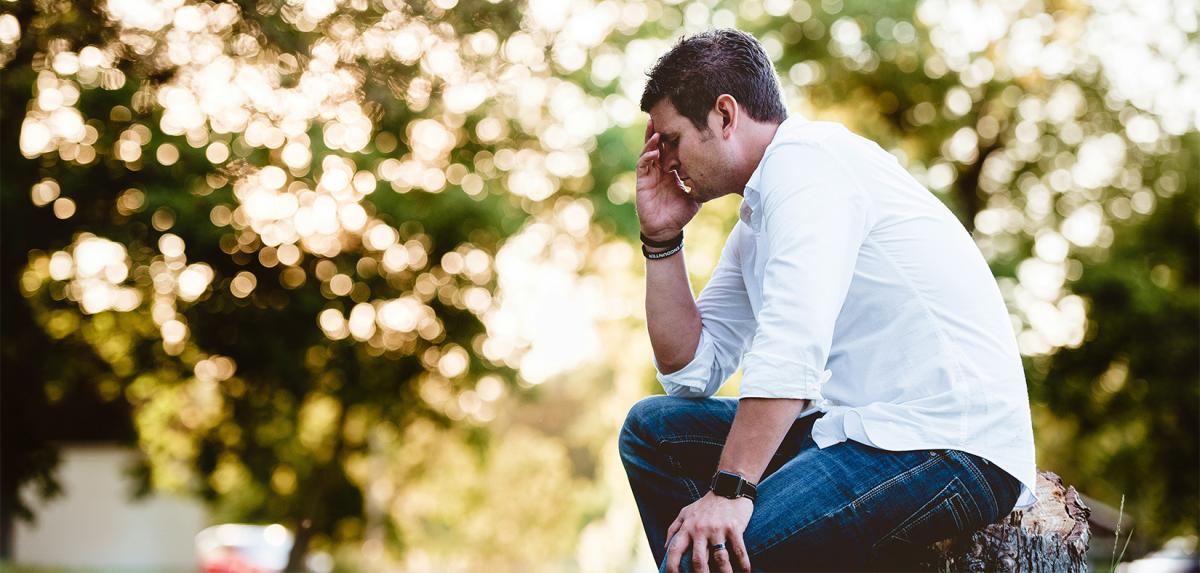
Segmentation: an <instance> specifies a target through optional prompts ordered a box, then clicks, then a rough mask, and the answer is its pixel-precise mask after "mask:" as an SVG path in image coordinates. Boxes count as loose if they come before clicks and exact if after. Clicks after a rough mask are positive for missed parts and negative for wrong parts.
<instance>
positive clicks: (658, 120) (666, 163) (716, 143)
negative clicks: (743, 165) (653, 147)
mask: <svg viewBox="0 0 1200 573" xmlns="http://www.w3.org/2000/svg"><path fill="white" fill-rule="evenodd" d="M650 118H651V119H652V120H653V121H654V131H656V132H658V133H659V140H660V141H661V142H662V143H661V149H662V152H661V153H662V154H661V156H660V157H661V164H662V165H663V167H664V168H665V169H667V170H668V171H670V170H674V171H675V172H676V173H678V174H679V178H680V179H681V180H682V181H683V184H684V185H687V186H688V187H689V188H690V189H691V196H692V198H693V199H695V200H696V201H699V202H701V203H704V202H706V201H709V200H711V199H716V198H717V197H721V196H723V195H727V194H729V193H734V192H738V191H741V189H740V187H738V186H737V184H736V182H734V181H732V179H733V177H731V176H732V175H733V173H732V169H730V167H731V166H732V158H731V157H729V147H728V146H727V145H723V144H724V143H725V141H724V139H723V138H722V137H721V136H720V133H721V132H720V129H721V124H720V116H719V115H717V114H716V113H715V112H710V114H709V116H708V120H709V129H708V130H699V129H696V126H695V125H693V124H692V122H691V120H689V119H688V118H686V117H684V116H682V115H680V113H679V111H678V110H676V109H675V106H674V105H673V104H672V103H671V100H669V99H667V98H663V99H662V100H660V101H659V102H658V103H657V104H655V105H654V107H652V108H650Z"/></svg>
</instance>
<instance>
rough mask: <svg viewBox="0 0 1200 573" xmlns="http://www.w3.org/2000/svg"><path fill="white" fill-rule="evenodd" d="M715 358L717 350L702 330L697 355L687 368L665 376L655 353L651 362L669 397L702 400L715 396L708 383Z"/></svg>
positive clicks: (651, 355)
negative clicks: (709, 389) (699, 398)
mask: <svg viewBox="0 0 1200 573" xmlns="http://www.w3.org/2000/svg"><path fill="white" fill-rule="evenodd" d="M714 356H715V348H714V346H713V344H712V339H711V337H710V336H709V334H708V333H707V332H705V331H704V330H703V329H701V330H700V341H699V343H697V345H696V352H695V355H694V356H693V357H692V361H691V362H688V364H687V366H684V367H683V368H680V369H679V370H676V371H674V372H672V373H670V374H663V372H662V369H660V368H659V367H658V360H656V359H655V358H654V353H653V352H651V354H650V361H651V362H653V363H654V370H655V373H656V376H655V377H656V378H658V381H659V383H660V384H662V387H663V390H666V392H667V394H668V395H670V396H683V397H701V398H702V397H707V396H711V395H712V394H713V392H708V382H709V379H710V378H712V364H713V359H714Z"/></svg>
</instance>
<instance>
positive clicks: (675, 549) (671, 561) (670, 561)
mask: <svg viewBox="0 0 1200 573" xmlns="http://www.w3.org/2000/svg"><path fill="white" fill-rule="evenodd" d="M688 542H689V539H688V534H687V532H686V531H680V532H679V533H676V534H675V537H672V538H670V540H669V541H667V548H668V549H667V558H666V561H667V573H679V561H680V560H681V559H683V552H684V551H687V548H688Z"/></svg>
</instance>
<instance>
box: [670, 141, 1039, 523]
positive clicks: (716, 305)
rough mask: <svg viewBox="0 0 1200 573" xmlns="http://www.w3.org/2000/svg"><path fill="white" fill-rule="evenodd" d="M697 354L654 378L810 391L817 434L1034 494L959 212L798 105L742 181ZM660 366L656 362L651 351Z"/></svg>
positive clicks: (984, 282)
mask: <svg viewBox="0 0 1200 573" xmlns="http://www.w3.org/2000/svg"><path fill="white" fill-rule="evenodd" d="M697 306H698V307H699V309H700V320H701V323H702V329H701V332H700V342H699V345H698V346H697V348H696V351H695V355H694V357H693V359H692V361H691V362H690V363H689V364H688V365H687V366H685V367H684V368H682V369H680V370H678V371H676V372H672V373H670V374H663V373H662V372H661V370H659V372H658V380H659V381H660V382H661V383H662V385H663V388H664V389H665V390H666V391H667V393H668V394H670V395H672V396H685V397H707V396H711V395H713V394H714V393H716V392H717V390H718V389H719V388H720V387H721V385H723V384H724V383H725V381H726V380H727V379H728V378H729V377H730V375H732V374H733V373H734V371H736V370H737V369H738V367H739V365H740V366H741V368H742V382H741V397H743V398H746V397H755V398H803V399H809V400H812V401H813V405H812V406H811V407H810V408H808V409H807V410H806V411H805V412H803V413H801V416H805V415H809V414H812V413H814V412H817V411H821V412H825V416H824V417H823V418H821V419H820V420H817V422H816V423H815V424H814V425H813V430H812V435H813V439H814V440H815V441H816V444H817V446H818V447H821V448H826V447H828V446H830V445H833V444H836V443H839V442H842V441H844V440H847V439H851V440H855V441H857V442H861V443H864V444H868V445H871V446H873V447H877V448H880V449H885V450H890V451H902V450H914V449H957V450H961V451H965V452H970V453H972V454H975V455H977V456H980V457H982V458H984V459H987V460H989V461H991V462H992V463H994V464H996V465H997V466H998V467H1000V468H1002V469H1004V470H1005V471H1007V472H1008V473H1010V474H1012V475H1013V476H1014V477H1016V478H1017V479H1018V480H1019V481H1020V482H1021V484H1022V488H1021V490H1022V491H1021V495H1020V498H1019V499H1018V501H1017V507H1018V508H1022V507H1027V506H1030V505H1032V504H1033V502H1034V501H1036V499H1037V498H1036V497H1035V495H1034V493H1033V492H1034V491H1035V487H1036V482H1035V479H1036V477H1035V469H1034V467H1035V466H1034V446H1033V426H1032V423H1031V421H1030V412H1029V398H1028V395H1027V389H1026V386H1025V373H1024V370H1023V369H1022V366H1021V358H1020V354H1019V352H1018V350H1017V345H1016V339H1015V336H1014V333H1013V327H1012V324H1011V322H1010V321H1009V317H1008V313H1007V311H1006V309H1005V306H1004V301H1003V299H1002V297H1001V295H1000V290H999V288H998V287H997V286H996V281H995V279H994V277H993V276H992V273H991V270H990V269H989V268H988V265H987V262H986V261H985V260H984V258H983V255H982V254H981V253H980V252H979V249H978V248H977V247H976V245H975V243H974V242H973V241H972V240H971V236H970V235H969V234H968V233H967V231H966V229H964V228H963V226H962V224H961V223H959V221H958V220H957V219H956V218H955V217H954V215H953V214H952V213H951V212H950V210H949V209H947V208H946V206H945V205H943V204H942V203H941V202H940V201H938V199H937V198H936V197H934V196H933V195H932V194H931V193H930V192H929V191H928V190H926V189H925V188H924V187H922V186H921V185H920V184H919V183H918V182H917V181H916V180H915V179H913V177H912V176H911V175H910V174H909V173H908V172H907V171H906V170H905V169H904V168H903V167H902V166H901V165H900V163H899V162H898V161H897V160H896V158H894V157H893V156H892V155H891V154H889V153H887V152H886V151H884V150H883V149H881V148H880V147H879V146H878V145H876V144H875V143H874V142H871V141H869V140H867V139H864V138H862V137H859V136H857V135H855V134H853V133H851V132H850V131H849V130H847V129H846V128H844V127H842V126H841V125H839V124H836V123H828V122H815V121H808V120H805V119H803V118H799V117H792V118H789V119H788V120H786V121H784V122H783V124H782V125H780V126H779V129H778V131H777V132H776V134H775V137H774V139H772V140H771V143H770V145H769V146H768V147H767V149H766V152H765V153H764V154H763V159H762V161H761V162H760V163H759V165H758V168H757V169H755V171H754V173H753V174H752V175H751V176H750V180H749V181H748V182H747V183H746V188H745V192H744V195H743V200H742V205H741V212H740V221H739V222H738V223H737V224H736V225H735V227H734V229H733V231H732V232H731V233H730V234H729V237H728V239H727V240H726V242H725V247H724V249H723V251H722V253H721V258H720V261H719V262H718V263H717V266H716V268H715V270H714V271H713V274H712V277H711V278H710V280H709V282H708V284H707V285H706V286H705V287H704V290H703V291H702V292H701V293H700V297H699V299H698V300H697ZM655 368H656V369H657V368H658V364H657V361H655Z"/></svg>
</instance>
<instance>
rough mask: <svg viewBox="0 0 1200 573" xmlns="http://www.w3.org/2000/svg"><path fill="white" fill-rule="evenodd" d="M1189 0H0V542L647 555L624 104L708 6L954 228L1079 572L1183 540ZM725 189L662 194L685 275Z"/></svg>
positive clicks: (381, 564) (1196, 74) (445, 563)
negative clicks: (631, 463) (640, 499)
mask: <svg viewBox="0 0 1200 573" xmlns="http://www.w3.org/2000/svg"><path fill="white" fill-rule="evenodd" d="M1198 13H1200V8H1198V5H1197V3H1196V2H1194V1H1193V0H1178V1H1175V2H1172V1H1168V0H1160V1H1145V2H1143V1H1135V0H1126V1H1124V2H1123V1H1121V0H1094V1H1078V0H1072V1H1053V0H996V1H991V2H984V1H981V2H974V1H969V0H964V1H947V0H921V1H919V2H912V1H910V2H876V1H873V0H765V1H763V2H757V1H747V2H723V1H715V0H695V1H679V2H664V3H660V2H654V1H642V0H603V1H590V0H579V1H572V2H567V1H560V0H529V1H527V2H521V1H511V2H510V1H507V0H496V1H484V0H432V1H428V2H424V1H416V2H402V1H400V0H261V1H257V2H256V1H253V0H238V1H233V2H195V1H192V0H79V1H67V0H0V78H2V81H3V85H2V90H0V93H2V97H3V102H2V104H0V119H2V133H0V137H2V140H0V171H2V177H0V185H2V187H0V193H2V195H3V209H2V228H3V229H2V231H3V234H2V243H3V244H2V247H0V250H2V253H3V269H2V274H0V281H2V282H0V293H2V309H0V317H2V319H3V322H2V334H3V363H2V367H3V372H2V374H3V387H2V390H3V392H2V395H0V403H2V409H3V411H2V424H3V427H2V434H0V437H2V441H3V443H2V449H0V453H2V456H3V459H2V477H3V481H2V489H0V524H2V525H3V528H2V531H3V535H2V536H0V560H2V561H0V562H2V563H3V564H4V565H5V568H6V569H9V570H13V571H46V570H71V571H90V572H96V571H117V570H120V571H179V570H197V569H199V568H201V567H202V566H203V567H204V569H205V570H207V571H270V570H278V569H279V568H281V567H283V566H285V565H286V567H287V568H288V569H290V570H305V569H307V570H310V571H315V572H319V573H325V572H328V571H334V570H339V571H340V570H345V571H354V570H364V571H366V570H370V571H377V570H394V571H484V570H486V571H586V572H605V571H631V570H634V571H652V570H653V569H654V568H653V560H652V558H651V557H650V554H649V551H648V547H647V546H646V542H645V538H644V537H643V535H642V532H641V529H640V527H641V526H640V523H639V521H638V517H637V512H636V508H635V506H634V504H633V499H632V496H631V495H630V493H629V491H628V485H627V483H626V481H625V475H624V472H623V470H622V468H621V464H620V461H619V459H618V456H617V448H616V436H617V431H618V429H619V428H620V424H621V422H622V420H623V418H624V415H625V413H626V412H627V410H628V408H629V407H630V406H631V405H632V404H633V403H634V402H635V401H637V400H638V399H639V398H641V397H643V396H646V395H648V394H651V393H659V392H661V389H660V388H659V387H658V385H657V382H656V381H655V380H654V377H653V369H652V366H651V363H650V351H649V344H648V341H647V339H646V335H645V326H644V308H643V298H642V296H643V288H644V283H643V280H644V278H643V269H644V266H643V262H642V258H641V256H640V254H639V252H638V250H637V249H638V247H637V244H638V243H637V230H638V229H637V218H636V215H635V212H634V207H633V201H632V199H633V195H634V175H633V172H632V168H633V165H634V161H635V158H636V152H637V150H638V148H639V147H640V146H641V141H642V133H643V129H644V126H645V123H644V121H645V118H644V114H642V113H641V112H640V111H639V110H638V106H637V101H638V98H639V96H640V93H641V89H642V86H643V83H644V78H645V76H644V73H645V71H646V70H647V69H648V67H649V66H650V65H651V64H652V63H653V62H654V60H655V59H656V58H657V56H658V55H660V54H661V53H663V52H664V51H665V50H666V49H667V48H669V47H670V45H671V44H672V42H673V41H674V39H675V38H677V37H678V36H680V35H682V34H685V33H690V32H696V31H701V30H704V29H708V28H712V27H728V26H736V27H739V28H742V29H744V30H746V31H749V32H751V33H753V34H754V35H755V36H757V37H758V38H759V39H760V40H761V41H762V43H763V45H764V47H765V48H766V51H767V52H768V54H769V55H770V56H771V57H772V58H773V59H774V61H775V63H776V68H777V70H778V72H779V76H780V80H781V82H782V84H783V87H784V92H785V95H786V98H787V103H788V106H789V109H790V110H791V112H792V113H795V114H802V115H804V116H807V117H809V118H812V119H824V120H832V121H839V122H842V123H844V124H846V125H847V126H848V127H850V128H851V129H852V130H854V131H856V132H858V133H860V134H862V135H864V136H866V137H869V138H871V139H874V140H876V141H878V142H879V143H880V145H882V146H883V147H884V148H885V149H887V150H889V151H891V152H892V153H893V154H894V155H896V156H897V157H898V158H899V159H900V161H901V162H903V163H904V164H905V165H906V166H907V167H908V168H909V170H910V171H911V172H912V173H913V174H914V175H915V176H916V177H917V178H918V179H919V180H920V181H921V182H923V183H924V184H926V185H927V186H928V187H929V189H930V190H931V192H932V193H934V194H936V196H937V197H939V198H940V199H941V200H943V201H944V202H945V203H946V204H947V205H949V206H950V207H951V209H953V211H954V212H955V213H956V214H957V215H958V216H959V217H960V218H961V221H962V223H963V225H965V226H966V227H967V229H969V230H970V231H971V233H972V234H973V236H974V238H975V239H976V241H977V243H978V245H979V248H980V249H981V250H982V251H983V253H984V254H985V256H986V257H987V258H988V260H989V261H990V263H991V265H992V268H993V270H994V272H995V274H996V277H997V281H998V282H999V285H1000V287H1001V290H1002V292H1003V293H1004V297H1005V300H1006V302H1007V304H1008V307H1009V310H1010V313H1011V317H1012V326H1013V330H1014V333H1015V334H1016V336H1017V338H1018V341H1019V344H1020V349H1021V352H1022V354H1023V356H1024V361H1025V365H1026V372H1027V375H1028V382H1029V392H1030V398H1031V403H1032V407H1033V421H1034V430H1035V435H1036V441H1037V454H1038V465H1039V468H1040V469H1042V470H1047V471H1052V472H1056V473H1058V474H1060V475H1061V476H1062V477H1063V478H1064V480H1065V482H1066V483H1068V484H1071V485H1074V486H1075V487H1076V488H1078V489H1079V491H1080V492H1081V493H1083V494H1084V495H1085V496H1087V497H1086V499H1087V500H1088V501H1089V503H1092V504H1093V508H1094V510H1095V511H1094V513H1093V525H1092V527H1093V533H1094V535H1095V536H1096V537H1095V539H1094V540H1093V543H1092V549H1093V553H1094V555H1093V559H1094V566H1095V567H1096V569H1098V570H1108V569H1110V568H1112V566H1113V565H1114V563H1116V562H1118V561H1125V562H1133V561H1135V560H1138V559H1141V561H1139V562H1138V563H1141V564H1142V565H1145V564H1147V563H1151V562H1153V561H1154V560H1155V559H1158V560H1159V561H1162V560H1164V559H1166V560H1167V561H1170V556H1171V555H1176V554H1189V553H1190V554H1192V555H1194V551H1195V544H1196V537H1195V535H1196V532H1197V517H1198V507H1200V499H1198V492H1200V485H1198V481H1200V441H1198V436H1200V416H1198V411H1200V290H1198V280H1200V262H1198V259H1200V233H1198V228H1200V134H1198V129H1200V103H1198V102H1200V42H1198V41H1197V37H1198V30H1197V26H1198V17H1200V16H1198ZM737 206H738V199H737V198H735V197H732V196H731V197H726V198H723V199H720V200H717V201H714V202H712V203H710V204H708V205H707V206H706V208H705V209H703V210H702V211H701V213H700V214H699V216H698V217H697V218H696V219H695V220H694V221H693V222H692V223H691V224H690V225H689V226H688V243H687V247H686V254H687V260H688V266H689V270H690V272H691V273H692V280H693V286H694V288H695V290H696V292H699V289H700V288H702V287H703V285H704V282H705V280H706V278H707V277H708V275H709V273H710V272H711V270H712V267H713V266H714V265H715V263H716V260H717V257H718V255H719V253H720V248H721V245H722V244H723V241H724V238H725V235H726V234H727V233H728V231H729V229H731V228H732V226H733V224H734V222H735V221H736V216H737V215H736V209H737ZM722 394H723V395H731V396H736V395H737V378H736V377H735V379H733V380H731V382H730V383H729V384H728V385H727V386H726V387H725V388H724V390H723V391H722ZM220 524H225V525H220ZM234 524H245V525H241V526H239V525H234ZM210 526H216V527H213V528H210ZM206 528H207V529H206ZM1155 552H1157V553H1155ZM1177 561H1178V560H1177ZM1164 562H1165V561H1164ZM1183 562H1185V563H1186V560H1185V561H1183ZM1134 565H1136V564H1127V566H1126V567H1125V568H1126V569H1127V570H1137V569H1136V568H1135V567H1134Z"/></svg>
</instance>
